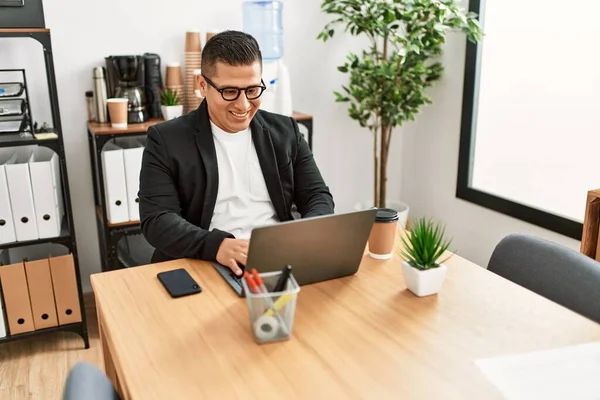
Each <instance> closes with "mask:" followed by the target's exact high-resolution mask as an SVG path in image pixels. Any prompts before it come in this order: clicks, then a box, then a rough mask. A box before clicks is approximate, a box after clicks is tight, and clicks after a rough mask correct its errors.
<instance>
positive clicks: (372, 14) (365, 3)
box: [317, 0, 483, 262]
mask: <svg viewBox="0 0 600 400" xmlns="http://www.w3.org/2000/svg"><path fill="white" fill-rule="evenodd" d="M321 12H322V13H324V14H326V15H327V16H329V17H331V20H330V21H328V22H327V23H326V24H325V25H324V27H323V30H322V31H321V32H320V33H319V35H318V36H317V39H319V40H323V42H326V41H327V40H328V39H330V38H331V37H333V35H334V30H335V29H337V28H339V29H340V32H342V33H343V34H346V35H352V36H360V37H361V38H363V39H365V42H364V43H365V45H364V47H363V48H362V49H361V50H359V51H357V52H356V53H354V52H350V53H349V54H348V55H347V56H346V60H345V63H344V64H343V65H341V66H338V67H337V69H338V71H339V72H342V73H344V74H347V82H346V83H345V84H344V85H342V87H343V93H344V94H343V95H342V94H340V93H337V92H335V101H336V102H346V103H348V108H347V110H348V116H349V117H350V118H351V119H354V120H356V121H357V123H358V124H360V126H361V127H365V128H368V129H369V130H370V131H371V132H373V131H375V132H376V131H377V130H378V129H380V128H381V124H385V125H389V126H391V127H392V128H393V127H396V126H401V125H402V124H404V123H405V122H406V121H414V120H415V119H416V117H417V116H418V114H419V112H420V110H421V109H422V107H423V106H424V105H426V104H431V102H432V100H431V97H430V96H429V95H428V88H429V87H431V86H432V85H433V84H434V83H435V82H437V81H438V80H439V79H441V77H442V76H443V72H444V69H443V66H442V64H441V63H440V62H439V61H438V60H439V59H440V56H441V55H442V50H443V46H444V44H445V42H446V36H447V35H448V34H449V33H450V32H457V33H460V32H462V33H463V34H464V35H466V37H467V38H468V39H469V40H471V41H479V40H481V38H482V37H483V32H482V29H481V26H480V24H479V21H478V16H477V15H476V14H473V13H470V12H468V13H465V11H463V10H462V8H461V7H460V4H459V3H458V2H457V0H322V1H321ZM384 42H385V43H387V47H386V51H385V54H384V48H383V46H382V43H384ZM375 138H377V136H375ZM379 156H380V155H379ZM426 229H427V225H426V224H425V225H423V226H422V227H421V230H424V231H425V230H426ZM435 238H436V236H434V239H435ZM435 243H438V244H439V245H440V246H439V247H438V249H443V248H444V245H445V244H444V242H440V241H439V240H437V239H436V240H433V241H432V240H429V239H428V240H424V241H422V242H415V243H414V245H415V246H414V248H413V250H412V251H413V252H414V254H413V256H414V260H416V261H415V262H417V261H418V262H426V260H427V259H432V258H436V257H438V256H439V254H441V253H440V251H441V250H438V251H436V252H432V250H431V249H432V245H433V244H435ZM442 253H443V252H442ZM407 254H411V253H410V251H408V250H407Z"/></svg>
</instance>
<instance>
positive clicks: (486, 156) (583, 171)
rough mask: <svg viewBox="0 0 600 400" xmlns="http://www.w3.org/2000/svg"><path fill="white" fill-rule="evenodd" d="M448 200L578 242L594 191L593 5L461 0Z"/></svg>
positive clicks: (597, 160)
mask: <svg viewBox="0 0 600 400" xmlns="http://www.w3.org/2000/svg"><path fill="white" fill-rule="evenodd" d="M470 3H471V4H470V9H471V10H472V11H474V12H476V13H478V14H479V16H480V21H481V23H482V26H483V30H484V33H485V36H484V39H483V41H482V42H480V43H479V44H478V45H474V44H472V43H468V45H467V54H466V68H465V81H464V93H463V115H462V127H461V140H460V154H459V172H458V173H459V176H458V183H457V191H456V195H457V197H459V198H461V199H464V200H467V201H470V202H473V203H476V204H479V205H481V206H484V207H487V208H490V209H492V210H495V211H498V212H501V213H504V214H507V215H510V216H512V217H515V218H518V219H521V220H523V221H527V222H530V223H533V224H535V225H538V226H541V227H544V228H547V229H550V230H553V231H555V232H558V233H561V234H564V235H566V236H569V237H572V238H574V239H577V240H580V239H581V232H582V223H583V218H584V213H585V203H586V196H587V191H588V190H591V189H597V188H600V74H599V73H598V71H600V65H599V63H598V62H599V61H600V55H599V54H598V52H597V38H598V37H599V36H600V24H597V21H596V18H597V15H600V1H598V0H571V1H570V2H562V1H560V2H559V1H548V0H528V1H522V0H502V1H487V2H486V1H484V0H471V2H470Z"/></svg>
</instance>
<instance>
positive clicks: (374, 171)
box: [373, 130, 379, 207]
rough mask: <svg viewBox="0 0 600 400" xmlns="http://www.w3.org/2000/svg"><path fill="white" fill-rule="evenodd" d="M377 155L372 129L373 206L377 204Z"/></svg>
mask: <svg viewBox="0 0 600 400" xmlns="http://www.w3.org/2000/svg"><path fill="white" fill-rule="evenodd" d="M378 161H379V157H378V154H377V131H376V130H374V131H373V173H374V175H373V206H374V207H377V204H379V162H378Z"/></svg>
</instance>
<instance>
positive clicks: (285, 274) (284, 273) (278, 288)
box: [273, 265, 292, 292]
mask: <svg viewBox="0 0 600 400" xmlns="http://www.w3.org/2000/svg"><path fill="white" fill-rule="evenodd" d="M291 272H292V266H291V265H286V266H285V267H283V269H282V270H281V275H279V279H278V280H277V283H276V284H275V288H274V289H273V291H274V292H283V291H284V290H285V286H286V284H287V281H288V279H289V277H290V273H291Z"/></svg>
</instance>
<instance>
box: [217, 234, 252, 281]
mask: <svg viewBox="0 0 600 400" xmlns="http://www.w3.org/2000/svg"><path fill="white" fill-rule="evenodd" d="M249 244H250V242H249V241H248V240H246V239H230V238H227V239H224V240H223V242H221V245H220V246H219V250H218V251H217V262H218V263H219V264H221V265H225V266H227V267H229V268H231V271H233V273H234V274H236V275H237V276H240V275H242V270H241V269H240V267H239V266H238V264H237V263H240V264H242V265H246V260H247V258H248V246H249Z"/></svg>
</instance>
